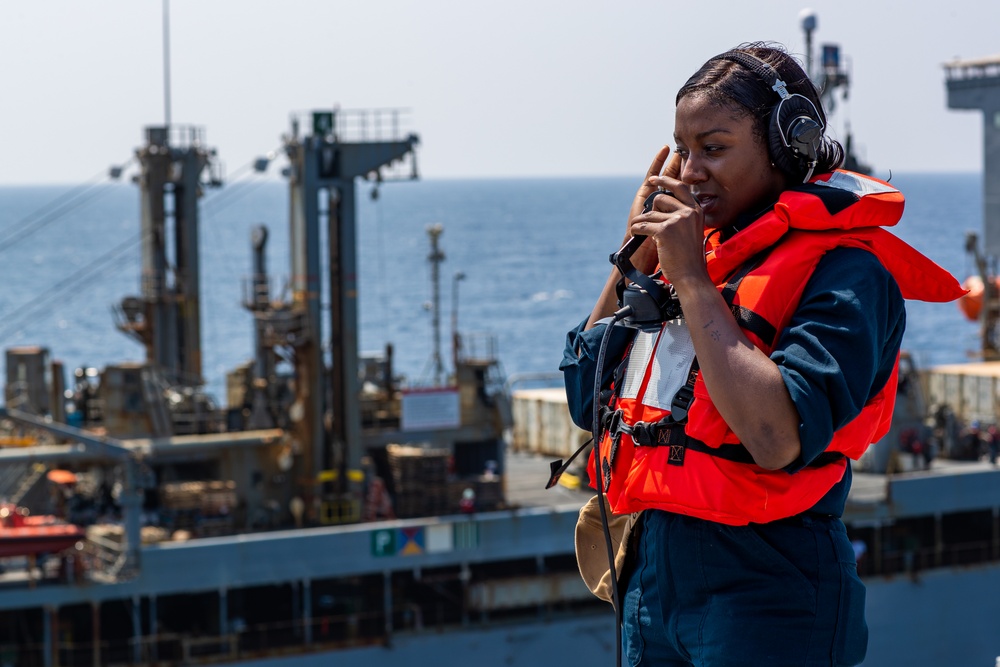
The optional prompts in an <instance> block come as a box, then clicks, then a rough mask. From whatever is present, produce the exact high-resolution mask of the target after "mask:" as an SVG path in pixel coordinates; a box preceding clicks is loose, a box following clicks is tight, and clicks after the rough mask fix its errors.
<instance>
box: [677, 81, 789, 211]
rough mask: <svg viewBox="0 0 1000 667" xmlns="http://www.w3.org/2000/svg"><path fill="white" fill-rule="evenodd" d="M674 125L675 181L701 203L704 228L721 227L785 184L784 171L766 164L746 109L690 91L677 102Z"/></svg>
mask: <svg viewBox="0 0 1000 667" xmlns="http://www.w3.org/2000/svg"><path fill="white" fill-rule="evenodd" d="M674 128H675V129H674V141H675V142H676V144H677V154H678V155H679V156H680V157H681V172H680V180H681V181H683V182H684V183H685V184H686V185H687V186H689V187H690V189H691V193H692V194H693V195H694V196H695V197H696V198H697V199H698V202H699V203H700V204H701V208H702V211H704V214H705V226H706V227H726V226H728V225H730V224H732V223H733V222H734V221H735V220H736V217H737V216H738V215H740V214H741V213H744V212H756V211H757V210H759V209H760V208H762V207H764V206H766V205H767V204H770V203H771V202H773V201H774V200H775V199H777V197H778V194H779V193H780V192H781V191H782V190H783V189H784V188H785V176H784V174H782V172H781V171H780V170H779V169H778V168H777V167H774V166H772V165H771V159H770V157H768V154H767V146H765V145H764V143H763V142H762V141H761V140H760V139H759V138H758V137H757V136H756V134H755V133H754V126H753V118H751V116H750V115H749V114H746V113H740V112H738V111H736V110H734V109H733V108H730V107H727V106H722V105H719V104H718V103H713V102H712V101H710V100H709V99H708V98H707V97H705V96H704V95H700V94H698V93H693V94H691V95H687V96H686V97H684V98H682V99H681V101H680V102H679V103H678V104H677V112H676V117H675V122H674Z"/></svg>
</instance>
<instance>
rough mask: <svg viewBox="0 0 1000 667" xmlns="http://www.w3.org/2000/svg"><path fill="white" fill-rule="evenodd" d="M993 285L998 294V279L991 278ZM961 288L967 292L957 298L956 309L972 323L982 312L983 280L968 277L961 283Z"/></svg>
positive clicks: (999, 289) (977, 277)
mask: <svg viewBox="0 0 1000 667" xmlns="http://www.w3.org/2000/svg"><path fill="white" fill-rule="evenodd" d="M992 280H993V285H994V287H995V288H996V289H997V290H998V293H1000V277H996V278H993V279H992ZM962 287H963V288H965V289H967V290H969V291H968V293H967V294H964V295H962V296H960V297H958V307H959V308H960V309H961V310H962V314H963V315H965V316H966V317H967V318H969V319H970V320H972V321H976V320H978V319H979V314H980V313H981V312H982V310H983V296H984V294H983V291H984V286H983V279H982V278H980V277H979V276H969V277H968V278H966V279H965V281H964V282H963V283H962Z"/></svg>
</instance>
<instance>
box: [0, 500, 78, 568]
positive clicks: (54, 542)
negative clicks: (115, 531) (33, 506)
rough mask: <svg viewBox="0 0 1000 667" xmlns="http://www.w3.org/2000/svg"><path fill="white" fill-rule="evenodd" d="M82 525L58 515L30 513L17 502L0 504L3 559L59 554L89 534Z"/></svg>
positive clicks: (0, 541) (0, 550)
mask: <svg viewBox="0 0 1000 667" xmlns="http://www.w3.org/2000/svg"><path fill="white" fill-rule="evenodd" d="M86 535H87V534H86V531H84V529H83V528H80V527H79V526H74V525H72V524H68V523H66V522H64V521H60V520H59V519H57V518H56V517H54V516H48V515H44V516H28V513H27V511H25V510H24V509H23V508H20V507H15V506H14V505H10V504H5V505H0V558H7V557H10V556H34V555H38V554H42V553H56V552H59V551H62V550H63V549H68V548H69V547H71V546H73V545H74V544H76V543H77V542H78V541H80V540H82V539H84V538H85V537H86Z"/></svg>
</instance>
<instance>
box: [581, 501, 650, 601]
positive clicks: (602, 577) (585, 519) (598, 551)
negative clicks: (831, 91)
mask: <svg viewBox="0 0 1000 667" xmlns="http://www.w3.org/2000/svg"><path fill="white" fill-rule="evenodd" d="M604 507H605V509H606V510H607V514H608V529H609V531H610V532H611V546H612V549H613V550H614V552H615V575H616V576H617V578H618V580H619V581H620V580H621V576H622V571H623V570H624V569H625V562H626V558H627V557H628V556H629V543H630V541H631V537H632V529H633V528H634V527H635V522H636V521H637V520H638V519H639V514H640V513H639V512H635V513H633V514H621V515H616V514H612V513H611V509H610V508H609V507H608V500H607V497H605V498H604ZM575 542H576V564H577V567H578V568H579V569H580V575H581V576H582V577H583V581H584V583H586V584H587V588H589V589H590V592H591V593H593V594H594V595H596V596H597V597H599V598H600V599H602V600H604V601H605V602H611V570H610V569H609V568H608V548H607V546H606V543H605V540H604V529H603V528H602V526H601V508H600V506H599V505H598V504H597V496H596V495H595V496H593V497H592V498H591V499H590V500H588V501H587V504H586V505H584V506H583V507H581V508H580V517H579V518H578V519H577V521H576V539H575Z"/></svg>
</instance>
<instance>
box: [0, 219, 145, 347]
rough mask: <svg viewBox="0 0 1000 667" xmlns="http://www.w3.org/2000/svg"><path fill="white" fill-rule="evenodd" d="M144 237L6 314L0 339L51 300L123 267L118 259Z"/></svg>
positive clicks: (0, 331)
mask: <svg viewBox="0 0 1000 667" xmlns="http://www.w3.org/2000/svg"><path fill="white" fill-rule="evenodd" d="M147 236H148V235H147ZM145 238H146V237H144V236H143V235H142V234H136V235H135V236H133V237H131V238H129V239H127V240H126V241H124V242H122V243H120V244H118V245H117V246H115V247H114V248H112V249H111V250H109V251H107V252H106V253H104V254H103V255H101V256H100V257H98V258H97V259H95V260H94V261H92V262H91V263H89V264H87V265H86V266H83V267H81V268H80V269H78V270H77V271H75V272H74V273H72V274H71V275H69V276H67V277H65V278H63V279H62V280H60V281H59V282H57V283H56V284H54V285H52V286H51V287H49V288H48V289H47V290H46V291H45V292H43V293H42V294H41V295H40V296H38V297H36V298H34V299H32V300H31V301H28V302H27V303H25V304H23V305H22V306H20V307H18V308H15V309H14V310H13V311H11V312H10V313H7V314H5V315H4V322H3V324H2V325H0V340H2V339H5V338H7V337H8V336H10V335H11V334H13V333H15V332H17V330H18V329H20V328H21V326H22V325H23V323H24V322H25V321H27V320H29V319H30V318H32V317H34V316H35V315H36V314H38V313H39V312H41V311H42V310H44V309H45V308H47V307H48V305H49V304H50V303H51V302H52V301H54V300H56V299H58V298H59V297H62V296H64V294H65V293H67V292H68V291H69V290H70V289H76V288H79V287H80V286H82V285H85V284H87V283H90V282H92V281H94V280H96V279H97V278H99V277H101V276H102V275H104V272H105V271H106V270H107V269H109V268H111V269H118V268H121V266H122V264H120V263H119V262H118V260H119V258H120V257H122V256H124V255H125V254H126V253H127V252H129V251H131V250H132V249H133V248H135V246H137V245H139V243H141V242H142V241H143V240H145Z"/></svg>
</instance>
